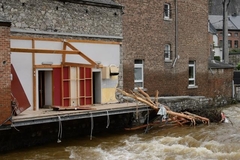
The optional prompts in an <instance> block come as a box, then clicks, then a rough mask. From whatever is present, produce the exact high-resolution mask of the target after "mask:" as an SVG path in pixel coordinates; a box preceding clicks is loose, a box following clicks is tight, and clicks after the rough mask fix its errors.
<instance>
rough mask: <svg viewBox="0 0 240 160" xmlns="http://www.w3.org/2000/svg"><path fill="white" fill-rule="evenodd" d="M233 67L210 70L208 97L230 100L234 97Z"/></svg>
mask: <svg viewBox="0 0 240 160" xmlns="http://www.w3.org/2000/svg"><path fill="white" fill-rule="evenodd" d="M232 80H233V68H232V69H212V70H211V71H209V92H208V93H209V94H208V97H213V98H217V97H218V98H219V100H222V99H223V98H224V99H226V100H229V99H230V98H231V97H232V88H233V86H232Z"/></svg>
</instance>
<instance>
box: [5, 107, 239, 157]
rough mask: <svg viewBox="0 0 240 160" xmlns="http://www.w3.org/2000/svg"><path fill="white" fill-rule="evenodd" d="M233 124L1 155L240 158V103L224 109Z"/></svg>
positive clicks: (109, 137) (166, 129)
mask: <svg viewBox="0 0 240 160" xmlns="http://www.w3.org/2000/svg"><path fill="white" fill-rule="evenodd" d="M224 112H225V114H226V115H227V116H229V117H230V120H231V121H232V122H233V125H232V124H231V123H222V124H214V123H212V124H210V125H199V126H195V127H192V126H184V127H161V128H160V127H154V128H153V129H151V130H150V131H149V132H148V133H147V134H145V133H144V132H143V130H138V131H126V132H123V133H119V134H111V135H109V134H108V135H101V136H96V137H93V139H92V140H90V139H89V137H85V138H79V139H72V140H64V139H63V140H62V142H61V143H54V144H50V145H44V146H40V147H33V148H31V149H30V148H29V149H24V150H18V151H14V152H11V153H7V154H4V155H0V159H1V160H11V159H12V160H15V159H16V160H33V159H34V160H35V159H37V160H53V159H57V160H67V159H70V160H71V159H73V160H146V159H148V160H206V159H207V160H239V159H240V134H239V133H240V123H239V122H240V104H237V105H232V106H230V107H228V108H224Z"/></svg>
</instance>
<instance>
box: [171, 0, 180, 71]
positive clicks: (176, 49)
mask: <svg viewBox="0 0 240 160" xmlns="http://www.w3.org/2000/svg"><path fill="white" fill-rule="evenodd" d="M178 58H179V56H178V4H177V0H175V59H174V61H173V65H172V67H175V64H176V62H177V59H178Z"/></svg>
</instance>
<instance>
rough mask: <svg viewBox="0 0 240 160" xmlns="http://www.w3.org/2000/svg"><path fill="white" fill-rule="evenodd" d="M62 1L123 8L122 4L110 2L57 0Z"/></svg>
mask: <svg viewBox="0 0 240 160" xmlns="http://www.w3.org/2000/svg"><path fill="white" fill-rule="evenodd" d="M59 1H62V2H63V3H64V4H65V2H69V3H76V4H84V5H91V6H100V7H107V8H118V9H123V6H122V5H119V4H110V3H103V2H93V1H90V0H81V1H79V0H59Z"/></svg>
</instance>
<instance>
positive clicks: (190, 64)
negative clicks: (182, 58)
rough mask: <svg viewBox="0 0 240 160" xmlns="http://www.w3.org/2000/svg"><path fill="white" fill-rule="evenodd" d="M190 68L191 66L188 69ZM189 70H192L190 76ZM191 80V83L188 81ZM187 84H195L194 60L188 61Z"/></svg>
mask: <svg viewBox="0 0 240 160" xmlns="http://www.w3.org/2000/svg"><path fill="white" fill-rule="evenodd" d="M190 68H192V69H191V70H190ZM190 71H192V77H190ZM190 81H192V82H193V83H190ZM188 86H189V87H195V86H196V61H189V62H188Z"/></svg>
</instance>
